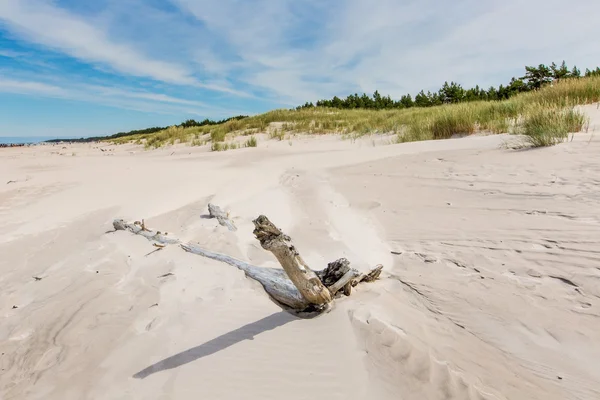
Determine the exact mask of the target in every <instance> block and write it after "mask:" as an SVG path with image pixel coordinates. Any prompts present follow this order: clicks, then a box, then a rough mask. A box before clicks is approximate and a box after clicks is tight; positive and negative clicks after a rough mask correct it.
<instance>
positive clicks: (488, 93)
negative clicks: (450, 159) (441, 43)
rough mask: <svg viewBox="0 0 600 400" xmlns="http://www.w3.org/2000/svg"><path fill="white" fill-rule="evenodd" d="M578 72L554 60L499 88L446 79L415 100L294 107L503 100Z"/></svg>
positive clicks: (597, 72)
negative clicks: (466, 85)
mask: <svg viewBox="0 0 600 400" xmlns="http://www.w3.org/2000/svg"><path fill="white" fill-rule="evenodd" d="M581 76H582V74H581V71H580V70H579V69H578V68H577V67H575V66H574V67H573V68H572V69H570V68H569V67H567V64H566V63H565V62H564V61H563V62H562V64H561V65H560V66H559V65H556V64H555V63H552V64H550V66H546V65H544V64H540V65H538V66H537V67H535V66H526V67H525V75H524V76H522V77H520V78H512V79H511V80H510V83H509V84H508V85H506V86H505V85H500V86H499V87H498V88H496V87H493V86H492V87H490V88H489V89H487V90H486V89H482V88H480V87H479V86H475V87H474V88H471V89H464V88H463V87H462V86H461V85H460V84H458V83H456V82H450V83H448V82H445V83H444V85H443V86H442V88H441V89H440V90H438V91H437V92H433V93H432V92H430V91H428V92H427V93H425V91H423V90H421V91H420V92H419V93H418V94H417V95H416V96H415V97H414V99H413V98H412V96H411V95H410V94H406V95H404V96H402V97H401V98H400V100H396V101H394V100H392V99H391V98H390V96H381V94H379V91H375V93H374V94H373V96H372V97H369V96H368V95H366V94H363V95H362V96H359V95H358V94H351V95H350V96H348V97H346V98H345V99H340V98H339V97H337V96H335V97H334V98H332V99H331V100H319V101H317V102H316V104H313V103H308V102H307V103H306V104H304V105H302V106H299V107H297V109H304V108H312V107H315V106H316V107H331V108H345V109H351V108H370V109H377V110H383V109H393V108H410V107H431V106H437V105H442V104H450V103H461V102H466V101H477V100H484V101H492V100H504V99H508V98H510V97H511V96H514V95H516V94H518V93H522V92H528V91H531V90H536V89H539V88H540V87H542V86H543V85H545V84H548V83H551V82H554V81H560V80H561V79H569V78H579V77H581ZM583 76H586V77H589V76H600V67H597V68H596V69H594V70H589V69H586V70H585V73H584V75H583Z"/></svg>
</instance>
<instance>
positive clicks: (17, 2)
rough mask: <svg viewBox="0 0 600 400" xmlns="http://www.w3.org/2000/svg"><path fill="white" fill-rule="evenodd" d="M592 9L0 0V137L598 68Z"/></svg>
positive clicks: (88, 131)
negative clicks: (530, 68)
mask: <svg viewBox="0 0 600 400" xmlns="http://www.w3.org/2000/svg"><path fill="white" fill-rule="evenodd" d="M599 16H600V1H598V0H575V1H572V2H567V3H565V2H564V1H557V0H452V1H448V0H94V1H84V0H0V136H25V135H31V136H34V135H49V136H63V137H67V136H76V137H80V136H87V135H95V134H110V133H114V132H118V131H124V130H130V129H137V128H145V127H149V126H157V125H158V126H164V125H169V124H174V123H179V122H181V121H183V120H185V119H187V118H194V119H201V118H204V117H209V118H215V119H216V118H222V117H227V116H231V115H237V114H242V113H243V114H254V113H259V112H263V111H266V110H269V109H272V108H279V107H293V106H296V105H299V104H302V103H304V102H306V101H315V100H318V99H320V98H329V97H332V96H334V95H338V96H346V95H348V94H350V93H354V92H358V93H362V92H367V93H372V92H373V91H374V90H376V89H378V90H379V91H380V92H381V93H382V94H390V95H391V96H392V97H394V98H397V97H399V96H400V95H402V94H405V93H411V94H412V95H414V94H416V93H417V92H418V91H419V90H421V89H425V90H437V89H438V88H439V87H440V86H441V85H442V84H443V83H444V81H446V80H447V81H451V80H454V81H457V82H459V83H461V84H463V85H464V86H472V85H475V84H480V85H483V86H486V87H488V86H490V85H498V84H500V83H505V82H507V81H509V80H510V78H511V77H512V76H519V75H522V72H523V66H524V65H533V64H536V65H537V64H539V63H550V62H552V61H557V62H560V61H562V60H563V59H564V60H566V61H567V63H568V64H569V65H573V64H576V65H577V66H579V67H580V68H581V69H585V68H586V67H589V68H591V67H596V66H597V65H598V64H599V63H600V58H599V53H598V40H600V24H599V23H598V19H599Z"/></svg>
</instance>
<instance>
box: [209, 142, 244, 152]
mask: <svg viewBox="0 0 600 400" xmlns="http://www.w3.org/2000/svg"><path fill="white" fill-rule="evenodd" d="M239 148H240V145H239V144H237V143H223V142H213V143H212V145H211V146H210V150H211V151H227V150H235V149H239Z"/></svg>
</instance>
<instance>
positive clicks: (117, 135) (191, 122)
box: [46, 115, 248, 143]
mask: <svg viewBox="0 0 600 400" xmlns="http://www.w3.org/2000/svg"><path fill="white" fill-rule="evenodd" d="M244 118H248V116H247V115H237V116H235V117H229V118H225V119H222V120H218V121H214V120H212V119H208V118H206V119H204V120H202V121H196V120H193V119H188V120H186V121H184V122H182V123H181V124H179V125H175V126H177V127H182V128H190V127H193V126H205V125H219V124H224V123H225V122H227V121H231V120H238V119H244ZM167 128H168V126H164V127H161V126H155V127H152V128H146V129H136V130H133V131H128V132H119V133H115V134H114V135H107V136H94V137H87V138H80V139H52V140H47V141H46V142H47V143H58V142H74V143H88V142H98V141H100V140H111V139H118V138H122V137H126V136H134V135H144V134H149V133H154V132H159V131H163V130H165V129H167Z"/></svg>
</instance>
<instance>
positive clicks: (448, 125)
mask: <svg viewBox="0 0 600 400" xmlns="http://www.w3.org/2000/svg"><path fill="white" fill-rule="evenodd" d="M475 123H476V118H475V115H473V113H472V109H471V108H470V107H468V105H467V106H463V107H453V108H448V109H447V110H444V111H442V112H441V113H440V114H439V115H437V116H435V117H434V119H433V121H432V122H431V126H430V128H429V129H431V136H432V137H433V138H434V139H450V138H451V137H452V136H454V135H457V134H472V133H474V132H475Z"/></svg>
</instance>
